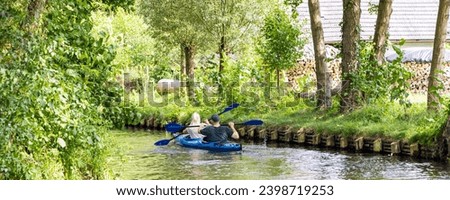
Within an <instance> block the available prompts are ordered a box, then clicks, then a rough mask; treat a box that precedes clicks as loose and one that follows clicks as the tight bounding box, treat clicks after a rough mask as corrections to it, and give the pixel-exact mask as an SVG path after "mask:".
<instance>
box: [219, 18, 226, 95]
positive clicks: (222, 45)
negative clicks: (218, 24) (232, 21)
mask: <svg viewBox="0 0 450 200" xmlns="http://www.w3.org/2000/svg"><path fill="white" fill-rule="evenodd" d="M222 26H223V28H224V25H223V24H222ZM223 34H225V33H223ZM224 57H225V36H223V35H222V37H221V38H220V45H219V95H222V94H223V86H222V83H223V80H222V72H223V63H224V62H225V60H224V59H225V58H224Z"/></svg>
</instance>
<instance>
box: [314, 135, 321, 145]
mask: <svg viewBox="0 0 450 200" xmlns="http://www.w3.org/2000/svg"><path fill="white" fill-rule="evenodd" d="M321 137H322V136H321V135H320V134H314V135H313V138H312V145H316V146H318V145H320V138H321Z"/></svg>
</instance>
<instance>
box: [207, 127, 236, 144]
mask: <svg viewBox="0 0 450 200" xmlns="http://www.w3.org/2000/svg"><path fill="white" fill-rule="evenodd" d="M201 133H202V135H204V136H205V138H203V140H205V141H207V142H220V143H224V142H227V141H228V137H231V135H232V134H233V131H232V130H231V129H230V128H229V127H226V126H219V127H214V126H207V127H205V128H204V129H203V130H201Z"/></svg>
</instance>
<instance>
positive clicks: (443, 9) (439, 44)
mask: <svg viewBox="0 0 450 200" xmlns="http://www.w3.org/2000/svg"><path fill="white" fill-rule="evenodd" d="M449 4H450V0H440V1H439V10H438V16H437V20H436V32H435V36H434V45H433V59H432V61H431V69H430V76H429V77H428V91H427V109H428V110H432V111H436V110H439V108H440V107H441V104H440V96H439V90H440V89H441V88H442V86H443V85H442V81H441V80H442V79H441V76H442V74H441V73H442V63H443V62H444V56H445V40H446V38H447V23H448V15H449Z"/></svg>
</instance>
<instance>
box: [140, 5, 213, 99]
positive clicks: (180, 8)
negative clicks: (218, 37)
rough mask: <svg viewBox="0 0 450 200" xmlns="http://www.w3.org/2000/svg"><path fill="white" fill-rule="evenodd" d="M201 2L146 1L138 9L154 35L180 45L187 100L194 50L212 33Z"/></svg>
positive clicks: (191, 96)
mask: <svg viewBox="0 0 450 200" xmlns="http://www.w3.org/2000/svg"><path fill="white" fill-rule="evenodd" d="M203 4H204V2H202V1H195V0H185V1H179V0H146V1H141V2H140V5H139V8H140V12H141V13H142V14H143V15H144V19H146V21H147V22H148V23H149V24H150V26H151V27H152V28H153V29H154V30H155V35H156V36H157V37H159V38H161V39H163V40H164V41H166V42H168V43H172V44H174V45H178V46H179V45H181V47H182V48H183V51H184V57H185V59H186V63H185V64H186V68H185V69H186V74H187V81H186V83H187V91H188V96H189V100H190V101H191V102H193V103H194V104H195V103H197V100H196V98H195V88H194V87H195V82H194V80H195V79H194V78H195V73H194V70H195V60H194V58H195V53H196V52H197V51H198V50H199V49H201V48H204V47H205V46H206V44H209V43H210V41H211V35H210V34H207V32H206V31H205V29H204V26H203V23H202V22H201V18H200V16H201V15H200V14H199V13H202V12H203V11H202V9H203V8H204V7H203Z"/></svg>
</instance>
